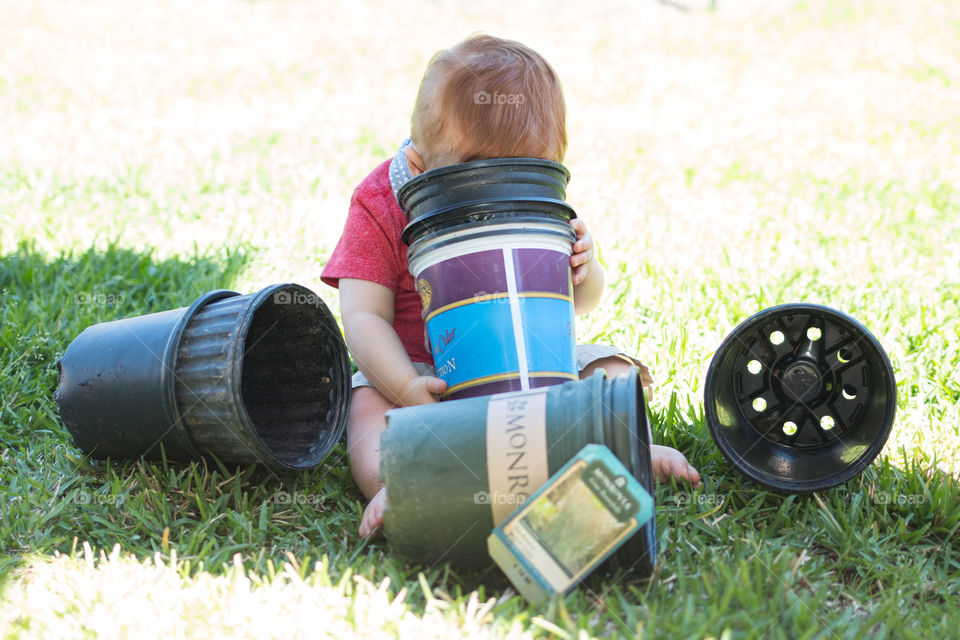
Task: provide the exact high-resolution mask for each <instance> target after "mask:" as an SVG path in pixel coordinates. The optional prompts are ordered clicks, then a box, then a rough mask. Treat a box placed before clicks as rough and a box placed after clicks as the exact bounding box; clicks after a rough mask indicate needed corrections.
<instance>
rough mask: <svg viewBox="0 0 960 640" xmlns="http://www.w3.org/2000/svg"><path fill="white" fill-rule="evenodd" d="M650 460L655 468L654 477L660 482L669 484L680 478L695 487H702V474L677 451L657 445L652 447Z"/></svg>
mask: <svg viewBox="0 0 960 640" xmlns="http://www.w3.org/2000/svg"><path fill="white" fill-rule="evenodd" d="M650 459H651V464H652V466H653V475H654V476H656V478H657V480H659V481H660V482H667V481H668V480H670V479H671V478H679V479H681V480H686V481H688V482H689V483H690V484H692V485H693V486H694V487H699V486H700V473H699V472H698V471H697V470H696V469H694V468H693V467H692V466H691V465H690V463H689V462H687V459H686V457H685V456H684V455H683V454H682V453H680V452H679V451H677V450H676V449H672V448H670V447H663V446H660V445H657V444H654V445H651V446H650Z"/></svg>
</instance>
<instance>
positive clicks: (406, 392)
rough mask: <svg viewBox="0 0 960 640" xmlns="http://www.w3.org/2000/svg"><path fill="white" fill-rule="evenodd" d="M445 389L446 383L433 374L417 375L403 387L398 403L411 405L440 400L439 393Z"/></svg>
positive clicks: (405, 405)
mask: <svg viewBox="0 0 960 640" xmlns="http://www.w3.org/2000/svg"><path fill="white" fill-rule="evenodd" d="M446 390H447V383H446V382H444V381H443V380H441V379H440V378H435V377H433V376H418V377H416V378H414V379H413V380H411V381H410V382H409V383H408V384H407V386H406V387H404V389H403V395H402V396H401V397H400V404H401V406H404V407H412V406H415V405H418V404H430V403H433V402H437V401H439V400H440V394H442V393H443V392H444V391H446Z"/></svg>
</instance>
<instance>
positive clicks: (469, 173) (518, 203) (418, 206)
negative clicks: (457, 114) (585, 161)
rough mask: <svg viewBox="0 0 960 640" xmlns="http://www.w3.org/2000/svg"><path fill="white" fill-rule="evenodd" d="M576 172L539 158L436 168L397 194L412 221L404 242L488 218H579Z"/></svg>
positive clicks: (408, 242) (511, 159)
mask: <svg viewBox="0 0 960 640" xmlns="http://www.w3.org/2000/svg"><path fill="white" fill-rule="evenodd" d="M569 180H570V172H569V171H568V170H567V168H566V167H564V166H563V165H562V164H560V163H558V162H551V161H550V160H541V159H538V158H497V159H493V160H477V161H474V162H465V163H462V164H455V165H451V166H448V167H441V168H439V169H433V170H431V171H427V172H425V173H422V174H421V175H419V176H417V177H416V178H414V179H413V180H410V181H409V182H407V183H406V184H405V185H403V187H401V188H400V191H399V192H398V193H397V197H398V199H399V201H400V208H401V209H403V210H404V211H405V212H406V214H407V220H408V221H409V224H408V225H407V226H406V228H405V229H404V230H403V241H404V242H406V243H407V244H412V243H413V242H415V241H416V240H417V239H419V238H421V237H424V236H426V235H429V234H431V233H434V232H436V231H439V230H443V229H450V228H451V227H455V226H458V225H463V224H465V223H473V222H480V221H484V220H497V219H499V220H509V219H511V218H527V219H529V218H539V219H543V218H557V219H560V220H563V221H567V220H570V219H571V218H575V217H577V214H576V213H575V212H574V210H573V208H572V207H571V206H570V205H568V204H567V203H566V202H564V198H565V197H566V192H567V182H569Z"/></svg>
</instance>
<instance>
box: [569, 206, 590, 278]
mask: <svg viewBox="0 0 960 640" xmlns="http://www.w3.org/2000/svg"><path fill="white" fill-rule="evenodd" d="M570 226H571V227H573V232H574V233H575V234H576V235H577V240H576V242H574V244H573V255H572V256H570V267H571V268H572V269H573V284H574V286H576V285H578V284H580V283H581V282H583V281H584V279H585V278H586V277H587V272H589V271H590V263H591V262H593V237H592V236H591V235H590V232H589V231H587V225H586V224H585V223H584V222H583V220H581V219H580V218H574V219H573V220H571V221H570Z"/></svg>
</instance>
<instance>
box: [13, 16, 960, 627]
mask: <svg viewBox="0 0 960 640" xmlns="http://www.w3.org/2000/svg"><path fill="white" fill-rule="evenodd" d="M693 4H694V3H691V6H693ZM734 4H735V3H726V2H723V1H721V2H719V3H717V8H716V10H714V11H710V12H699V11H690V12H679V11H676V10H673V9H670V8H665V7H662V6H659V5H658V3H652V2H651V3H633V4H630V5H629V7H626V6H625V7H623V8H620V9H617V11H622V12H623V13H624V15H623V16H619V15H615V16H613V18H612V21H604V20H601V19H600V17H598V16H597V15H593V14H589V15H586V14H582V8H581V7H580V6H579V5H576V4H573V3H571V4H565V5H562V6H561V10H559V11H557V12H556V13H555V14H551V16H549V18H548V19H544V16H543V15H542V12H541V11H540V10H539V9H537V10H535V9H534V8H526V7H519V8H517V9H516V10H515V11H516V12H517V13H516V14H515V15H511V16H506V15H505V14H504V12H503V10H502V7H500V5H487V4H484V3H482V2H481V3H479V4H477V5H476V7H474V8H472V9H468V8H466V7H463V8H460V9H451V10H450V11H449V12H446V10H444V11H442V12H441V11H439V10H437V11H435V13H436V15H433V14H431V15H432V18H431V19H432V20H434V21H435V22H436V33H435V34H434V37H431V38H425V39H424V41H423V42H420V41H419V40H418V42H416V43H411V44H410V49H409V50H408V51H407V52H406V53H407V54H409V55H404V54H403V52H401V51H398V50H397V48H396V46H395V43H396V42H398V41H401V40H403V41H408V40H410V39H409V37H408V36H409V34H410V33H412V32H417V33H419V32H420V30H421V29H422V26H423V25H422V24H421V22H422V21H423V17H422V14H423V12H424V11H428V9H425V8H420V9H419V10H417V11H411V12H410V13H409V14H404V15H399V16H397V15H391V16H390V19H389V21H384V20H385V18H384V19H381V18H377V17H376V16H375V15H373V14H371V13H370V12H368V11H367V10H366V9H364V8H363V6H361V5H359V4H358V5H357V6H356V7H355V8H353V9H351V10H350V11H346V10H344V11H342V12H340V13H338V14H337V15H336V16H334V17H331V16H330V15H329V11H324V10H321V9H320V8H318V7H314V6H313V5H311V4H310V3H297V2H292V3H267V2H263V3H235V2H228V1H226V0H225V1H224V2H221V3H219V4H217V3H211V4H210V5H209V6H208V5H206V4H203V5H198V6H197V7H195V8H192V9H191V12H190V15H187V14H185V13H178V12H177V11H175V10H174V9H170V10H169V11H166V10H164V11H165V12H162V13H154V14H150V13H145V14H143V15H140V14H135V13H132V12H129V11H127V10H125V9H124V8H123V5H122V3H112V4H111V0H103V1H102V2H101V5H102V7H101V8H102V9H104V11H103V12H102V17H103V18H104V19H103V20H102V21H100V20H95V21H88V20H81V19H79V18H78V16H76V15H72V14H71V13H70V12H71V11H74V9H71V8H70V6H69V5H63V6H59V7H57V8H55V9H50V10H40V9H37V10H36V11H27V10H26V9H23V10H20V6H19V5H17V9H16V10H14V11H13V13H12V14H11V15H12V16H13V17H12V18H10V22H9V24H10V26H7V23H3V24H0V41H3V42H11V43H13V44H12V45H10V47H11V49H10V50H11V51H12V52H14V53H12V54H11V56H12V57H10V58H9V60H11V61H14V63H12V64H11V63H8V62H5V61H0V122H4V123H5V125H8V126H7V127H6V128H5V129H4V131H5V132H7V138H5V142H4V144H3V145H0V635H2V636H4V637H8V636H9V637H15V638H20V637H22V638H31V637H49V636H80V637H84V636H88V637H94V636H131V635H154V636H167V635H180V636H183V637H210V636H227V637H233V636H243V637H247V636H257V637H280V636H284V637H289V636H305V635H310V636H313V635H319V634H321V633H324V632H325V633H327V634H328V635H330V636H331V637H368V636H372V635H376V634H378V633H379V634H382V635H383V636H384V637H411V636H415V637H418V638H432V637H436V638H452V637H497V638H499V637H531V636H532V637H545V638H553V637H557V638H581V637H633V636H635V635H643V636H645V637H671V638H672V637H696V638H700V637H702V638H707V637H712V638H721V637H725V638H726V637H729V638H733V637H756V638H760V637H764V638H765V637H774V638H858V637H864V636H868V635H869V636H876V637H881V638H883V637H887V638H944V637H951V636H952V635H953V633H955V630H956V628H957V627H958V626H960V613H958V611H957V608H956V604H955V603H956V602H957V600H958V598H960V544H958V540H960V382H958V380H960V376H958V374H957V372H958V370H960V271H958V269H960V267H958V265H960V175H958V173H957V168H956V158H957V156H958V154H960V120H958V119H957V118H956V116H955V115H952V114H953V113H954V112H955V109H953V110H952V111H951V107H952V105H955V104H957V102H958V99H960V94H958V93H957V87H958V86H960V65H958V64H957V60H960V50H958V49H957V45H956V42H957V40H956V35H957V27H958V24H960V23H957V21H956V19H955V17H954V16H955V14H956V2H951V1H948V0H944V1H943V2H935V3H929V4H928V5H925V7H924V9H922V10H914V11H912V10H910V9H909V8H907V5H906V4H903V3H897V2H881V1H879V0H878V1H877V2H866V1H859V0H857V1H853V0H850V1H847V2H840V3H835V2H825V1H823V0H821V1H814V0H811V1H809V2H802V3H792V4H789V6H787V5H784V6H777V7H773V6H772V4H773V3H765V5H764V6H767V5H771V6H770V7H768V8H765V9H763V10H761V9H759V8H757V7H753V6H752V5H751V6H746V5H748V4H749V3H742V4H743V5H744V7H745V8H738V6H739V5H738V6H734ZM98 6H100V5H98ZM429 6H430V7H433V5H429ZM434 9H435V7H433V8H432V9H429V11H433V10H434ZM11 10H13V9H12V7H11ZM143 10H144V11H146V12H149V11H152V10H153V9H151V8H150V7H148V6H145V7H144V9H143ZM738 12H739V13H738ZM614 23H616V24H630V25H632V26H631V30H630V33H629V34H628V35H629V37H628V35H627V34H624V33H621V31H620V30H618V28H617V27H616V24H614ZM65 25H67V26H68V27H69V28H67V27H65ZM370 25H377V26H378V28H379V29H381V30H382V33H381V31H376V30H375V33H376V34H377V36H376V37H375V38H374V37H369V38H368V37H365V36H362V35H360V34H364V33H368V31H369V29H368V27H369V26H370ZM514 25H520V26H514ZM586 27H589V28H586ZM479 28H483V29H488V30H489V31H491V32H493V33H504V34H506V35H508V36H512V37H517V38H519V39H521V40H525V41H529V42H531V43H532V44H534V45H535V46H536V47H538V48H540V49H542V50H544V52H545V53H547V55H548V57H549V58H550V59H551V61H552V62H553V63H554V64H555V66H556V67H557V69H558V71H559V73H560V75H561V76H562V78H563V80H564V86H565V90H566V92H567V96H568V102H569V106H570V140H571V150H570V154H569V155H568V158H567V164H568V165H569V166H570V168H571V171H572V173H573V176H574V179H573V181H572V182H571V188H570V199H571V201H572V202H574V204H575V205H576V207H577V210H578V212H579V214H580V215H581V216H582V217H583V218H584V219H585V220H586V221H587V222H588V224H589V225H590V229H591V230H592V232H593V233H594V235H595V237H596V240H597V242H598V244H599V247H600V255H601V258H602V260H603V262H604V264H605V267H606V272H607V279H608V291H607V295H606V298H605V300H604V302H603V305H602V307H601V308H600V309H598V310H597V311H595V312H592V313H591V314H589V315H588V316H586V317H582V318H579V319H578V334H579V338H580V340H581V341H584V342H586V341H604V342H613V343H616V344H618V345H620V346H622V347H623V348H624V349H626V350H627V351H630V352H633V353H637V354H638V355H639V356H640V358H641V359H642V360H643V361H644V362H645V363H646V364H647V365H648V366H649V367H650V369H651V371H652V373H653V375H654V377H655V380H656V391H655V396H654V400H653V402H652V403H651V407H650V410H651V417H652V423H653V427H654V439H655V441H656V442H658V443H662V444H668V445H670V446H674V447H676V448H678V449H680V450H681V451H683V452H684V453H685V454H686V455H687V456H688V458H689V459H690V460H691V461H692V462H693V463H694V464H695V465H696V466H697V467H698V468H699V470H700V471H701V473H702V475H703V476H704V477H705V478H706V481H705V484H704V486H703V488H702V489H700V490H697V491H691V490H690V489H689V488H688V487H684V486H669V485H662V486H659V487H658V488H657V491H656V502H657V511H656V522H657V532H658V537H659V548H660V554H659V566H658V568H657V570H656V573H655V574H654V576H652V577H651V578H650V579H641V578H639V577H638V576H635V575H630V574H623V573H615V574H604V573H602V572H598V573H595V574H593V575H591V576H590V577H589V578H588V579H587V580H586V582H585V583H584V584H583V585H582V586H581V587H580V588H579V589H577V590H575V591H574V592H572V593H571V594H570V595H568V596H567V597H565V598H563V599H561V600H559V601H557V602H553V603H551V604H549V605H547V606H544V607H542V608H535V607H531V606H528V605H527V604H526V602H525V601H524V600H523V599H522V598H521V597H520V596H518V595H517V593H516V592H515V591H514V590H513V589H512V588H511V587H510V586H509V584H508V582H507V581H506V579H505V578H504V577H503V576H502V575H501V574H500V573H499V572H498V571H497V570H496V569H494V568H490V569H487V570H485V571H483V572H480V573H466V572H463V571H460V570H458V569H457V568H456V567H453V566H450V565H448V564H446V563H440V564H437V565H435V566H407V565H405V564H404V563H403V562H402V561H401V560H399V559H397V558H394V557H392V556H391V554H390V552H389V548H388V546H387V544H386V543H385V542H384V541H383V540H378V541H375V542H372V543H365V542H363V541H361V540H360V538H359V537H358V535H357V526H358V522H359V515H360V512H361V510H362V506H363V501H362V496H361V495H360V493H359V491H358V490H357V489H356V487H355V486H354V484H353V482H352V480H351V478H350V474H349V469H348V466H347V458H346V452H345V448H344V445H343V444H341V445H339V446H338V447H336V448H335V449H334V451H333V452H332V454H331V455H330V457H329V458H328V459H327V460H326V461H325V462H324V464H323V465H321V466H320V467H318V468H317V469H315V470H312V471H308V472H302V473H285V474H275V473H272V472H270V471H268V470H266V469H263V468H260V467H256V466H250V467H244V468H234V467H230V466H226V465H223V464H220V463H218V462H217V461H216V460H205V461H197V462H193V463H188V464H183V463H165V462H162V461H160V462H156V461H153V462H148V461H136V460H134V461H124V460H98V459H91V458H87V457H85V456H84V455H83V454H82V453H81V452H80V451H79V450H78V449H77V448H76V447H75V446H74V444H73V442H72V440H71V437H70V435H69V434H68V433H67V432H66V430H65V428H64V426H63V424H62V422H61V420H60V418H59V416H58V414H57V408H56V405H55V402H54V400H53V393H54V390H55V388H56V385H57V367H56V361H57V358H58V357H60V356H61V355H62V354H63V352H64V350H65V348H66V346H67V345H68V344H69V343H70V341H71V340H72V339H74V338H75V337H76V336H77V335H78V334H79V333H80V332H81V331H82V330H83V329H84V328H85V327H87V326H89V325H91V324H94V323H98V322H104V321H108V320H113V319H117V318H125V317H130V316H135V315H141V314H146V313H151V312H155V311H162V310H166V309H172V308H176V307H181V306H184V305H187V304H189V303H190V302H191V301H192V300H194V299H195V298H196V297H197V296H199V295H200V294H201V293H203V292H205V291H208V290H210V289H215V288H232V289H235V290H238V291H242V292H250V291H254V290H257V289H259V288H260V287H262V286H265V285H267V284H269V283H272V282H285V281H294V282H298V283H302V284H304V285H306V286H308V287H310V288H312V289H314V290H316V291H317V292H318V293H320V294H321V295H322V296H323V298H324V300H325V301H326V302H327V303H328V305H329V306H330V307H331V309H332V310H333V311H334V312H335V313H337V312H338V304H337V299H336V294H335V292H333V291H332V290H330V289H329V288H327V287H325V286H323V285H322V284H321V283H320V281H319V273H320V271H321V269H322V266H323V264H324V262H325V260H326V257H327V256H328V255H329V253H330V250H331V249H332V247H333V245H334V243H335V242H336V241H337V238H338V237H339V233H340V230H341V228H342V225H343V219H344V215H345V211H346V207H347V205H348V202H349V198H350V194H351V190H352V188H353V187H354V186H355V184H356V183H357V182H358V181H359V180H360V179H361V178H362V177H363V175H365V173H366V172H368V171H369V170H370V169H371V168H372V167H373V166H375V165H376V164H378V163H379V162H380V161H382V159H384V158H385V157H386V156H388V155H389V154H390V153H392V149H394V148H395V145H396V144H397V142H399V139H400V138H402V137H403V136H404V129H405V127H406V126H407V124H406V123H407V118H408V111H409V104H408V103H407V102H408V101H409V100H412V97H413V93H414V90H415V87H416V83H417V82H418V81H419V76H420V74H421V73H422V66H423V64H424V63H425V61H426V59H428V57H429V55H430V54H431V53H432V52H433V51H434V50H435V49H436V48H438V47H440V46H442V45H445V44H449V42H450V41H452V40H455V39H457V38H458V37H460V36H461V35H466V34H467V33H470V32H471V31H475V30H477V29H479ZM101 29H103V30H107V31H108V32H109V35H105V32H104V31H101ZM634 29H638V30H640V31H639V32H636V33H635V32H634ZM127 33H129V34H130V35H129V36H123V35H117V34H127ZM155 33H159V34H165V37H164V38H162V42H158V43H154V44H155V45H156V46H155V47H153V45H151V47H143V46H141V41H146V39H148V38H155V35H154V34H155ZM24 34H25V35H24ZM31 34H33V35H31ZM36 34H40V35H36ZM174 34H177V37H181V34H183V35H182V37H189V39H190V41H191V42H195V43H198V44H197V45H196V46H197V47H198V49H196V50H194V49H192V48H189V49H184V48H183V47H181V46H180V45H178V44H177V43H178V42H181V40H177V39H176V38H174V37H173V36H174ZM347 34H352V35H351V36H350V37H347ZM166 36H169V37H166ZM641 36H642V41H643V42H645V43H646V45H645V46H646V47H647V48H645V49H642V50H641V49H637V48H636V47H635V43H636V42H637V41H638V40H637V38H640V37H641ZM31 38H39V40H38V41H37V42H35V41H34V40H31ZM149 41H150V42H151V43H153V40H149ZM38 42H39V45H38ZM558 42H562V43H563V46H560V45H558V44H557V43H558ZM254 45H256V46H254ZM941 51H946V53H947V55H942V53H940V52H941ZM251 52H254V53H255V55H254V53H251ZM264 52H270V53H269V54H268V53H264ZM954 54H956V55H954ZM270 56H273V57H270ZM158 61H159V62H160V63H161V64H158ZM104 64H106V65H107V67H108V69H109V70H110V71H112V72H113V73H114V76H109V75H108V74H107V75H104V74H101V72H100V70H101V69H102V68H103V65H104ZM4 65H6V66H4ZM54 70H60V71H57V72H56V73H54ZM92 70H97V71H96V73H94V72H93V71H92ZM108 77H112V78H113V79H112V80H111V81H110V82H111V83H110V84H109V85H103V84H101V82H102V81H103V78H108ZM374 77H375V78H377V79H378V81H377V82H370V81H368V80H367V79H369V78H374ZM144 78H148V79H149V82H148V83H147V84H141V83H142V82H143V79H144ZM8 123H9V124H8ZM793 301H809V302H815V303H820V304H825V305H828V306H831V307H834V308H836V309H839V310H841V311H843V312H845V313H848V314H850V315H852V316H853V317H855V318H856V319H858V320H859V321H860V322H862V323H863V324H864V325H865V326H867V327H868V328H869V329H870V330H871V331H872V332H873V333H874V334H875V335H876V336H877V338H878V339H879V341H880V342H881V344H882V345H883V346H884V348H885V349H886V350H887V352H888V354H889V356H890V359H891V362H892V364H893V367H894V371H895V376H896V381H897V393H898V397H897V405H898V406H897V408H898V412H897V419H896V423H895V425H894V429H893V432H892V434H891V437H890V440H889V442H888V444H887V446H886V448H885V449H884V451H883V452H882V453H881V455H880V456H879V457H878V459H877V460H876V462H875V463H874V464H873V465H872V466H871V467H869V468H868V469H867V470H866V471H865V472H864V473H863V474H862V475H860V476H859V477H857V478H855V479H854V480H851V481H850V482H848V483H847V484H846V485H844V486H842V487H838V488H836V489H832V490H829V491H824V492H819V493H817V494H815V495H810V496H790V495H781V494H776V493H772V492H770V491H767V490H764V489H763V488H761V487H759V486H757V485H755V484H752V483H751V482H749V481H747V480H746V479H744V478H743V477H742V476H740V475H739V474H738V473H737V472H736V471H735V470H734V469H733V468H732V467H731V465H730V464H729V463H728V462H727V461H726V460H725V459H724V458H723V457H722V456H721V455H720V453H719V451H718V450H717V448H716V447H715V446H714V444H713V442H712V440H711V439H710V436H709V433H708V430H707V427H706V424H705V421H704V409H703V399H702V394H703V381H704V376H705V373H706V370H707V367H708V365H709V363H710V358H711V356H712V354H713V352H714V350H715V349H716V348H717V346H718V345H719V344H720V341H721V340H722V339H723V338H724V336H725V335H727V333H728V332H729V331H730V330H731V329H732V328H733V327H734V326H736V325H737V324H738V323H739V322H741V321H742V320H744V319H746V318H747V317H748V316H750V315H752V314H753V313H756V312H757V311H760V310H761V309H763V308H766V307H769V306H772V305H775V304H780V303H785V302H793Z"/></svg>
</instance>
